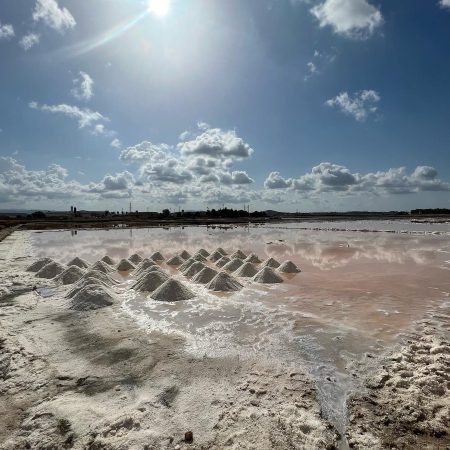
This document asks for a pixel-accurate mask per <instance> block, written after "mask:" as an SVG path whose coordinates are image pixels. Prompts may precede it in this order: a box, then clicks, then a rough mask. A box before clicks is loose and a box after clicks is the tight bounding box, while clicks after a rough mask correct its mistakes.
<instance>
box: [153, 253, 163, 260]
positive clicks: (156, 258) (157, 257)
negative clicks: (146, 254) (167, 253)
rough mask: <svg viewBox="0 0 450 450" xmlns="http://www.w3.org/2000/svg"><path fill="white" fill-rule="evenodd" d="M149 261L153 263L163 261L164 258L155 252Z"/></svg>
mask: <svg viewBox="0 0 450 450" xmlns="http://www.w3.org/2000/svg"><path fill="white" fill-rule="evenodd" d="M150 259H152V260H153V261H156V262H158V261H164V256H163V255H161V253H159V252H155V253H153V255H152V256H150Z"/></svg>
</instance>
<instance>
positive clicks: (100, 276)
mask: <svg viewBox="0 0 450 450" xmlns="http://www.w3.org/2000/svg"><path fill="white" fill-rule="evenodd" d="M83 278H84V279H86V278H95V279H96V280H99V281H101V282H102V283H105V285H108V286H109V285H111V284H115V283H116V280H113V279H112V278H111V277H110V276H109V275H108V274H106V273H103V272H100V271H99V270H92V269H91V270H89V272H86V273H85V274H84V275H83Z"/></svg>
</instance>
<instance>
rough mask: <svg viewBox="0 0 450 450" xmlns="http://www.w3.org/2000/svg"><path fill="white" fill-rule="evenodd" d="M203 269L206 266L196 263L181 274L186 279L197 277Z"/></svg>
mask: <svg viewBox="0 0 450 450" xmlns="http://www.w3.org/2000/svg"><path fill="white" fill-rule="evenodd" d="M205 267H206V266H205V265H204V264H203V263H202V262H200V261H197V262H195V263H194V264H192V265H191V266H190V267H189V268H188V269H186V270H185V271H184V272H183V275H184V276H185V277H188V278H190V277H193V276H194V275H197V274H198V273H199V272H200V271H201V270H203V269H204V268H205Z"/></svg>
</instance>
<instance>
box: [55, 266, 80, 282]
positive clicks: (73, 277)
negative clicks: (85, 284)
mask: <svg viewBox="0 0 450 450" xmlns="http://www.w3.org/2000/svg"><path fill="white" fill-rule="evenodd" d="M83 275H84V271H83V270H82V269H80V267H78V266H69V267H68V268H67V269H66V270H65V271H64V272H62V273H61V274H59V275H58V276H57V277H56V281H59V282H61V283H62V284H64V285H65V284H73V283H76V282H77V281H78V280H79V279H80V278H81V277H82V276H83Z"/></svg>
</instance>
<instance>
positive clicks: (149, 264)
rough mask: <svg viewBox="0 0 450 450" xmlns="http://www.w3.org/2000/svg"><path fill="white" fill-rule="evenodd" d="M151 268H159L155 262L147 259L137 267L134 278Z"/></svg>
mask: <svg viewBox="0 0 450 450" xmlns="http://www.w3.org/2000/svg"><path fill="white" fill-rule="evenodd" d="M150 267H159V266H157V265H156V263H155V262H154V261H152V260H151V259H148V258H145V259H143V260H142V262H141V263H140V264H139V265H138V266H137V267H136V270H135V272H134V276H139V275H140V274H141V273H143V272H145V271H146V270H147V269H148V268H150Z"/></svg>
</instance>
